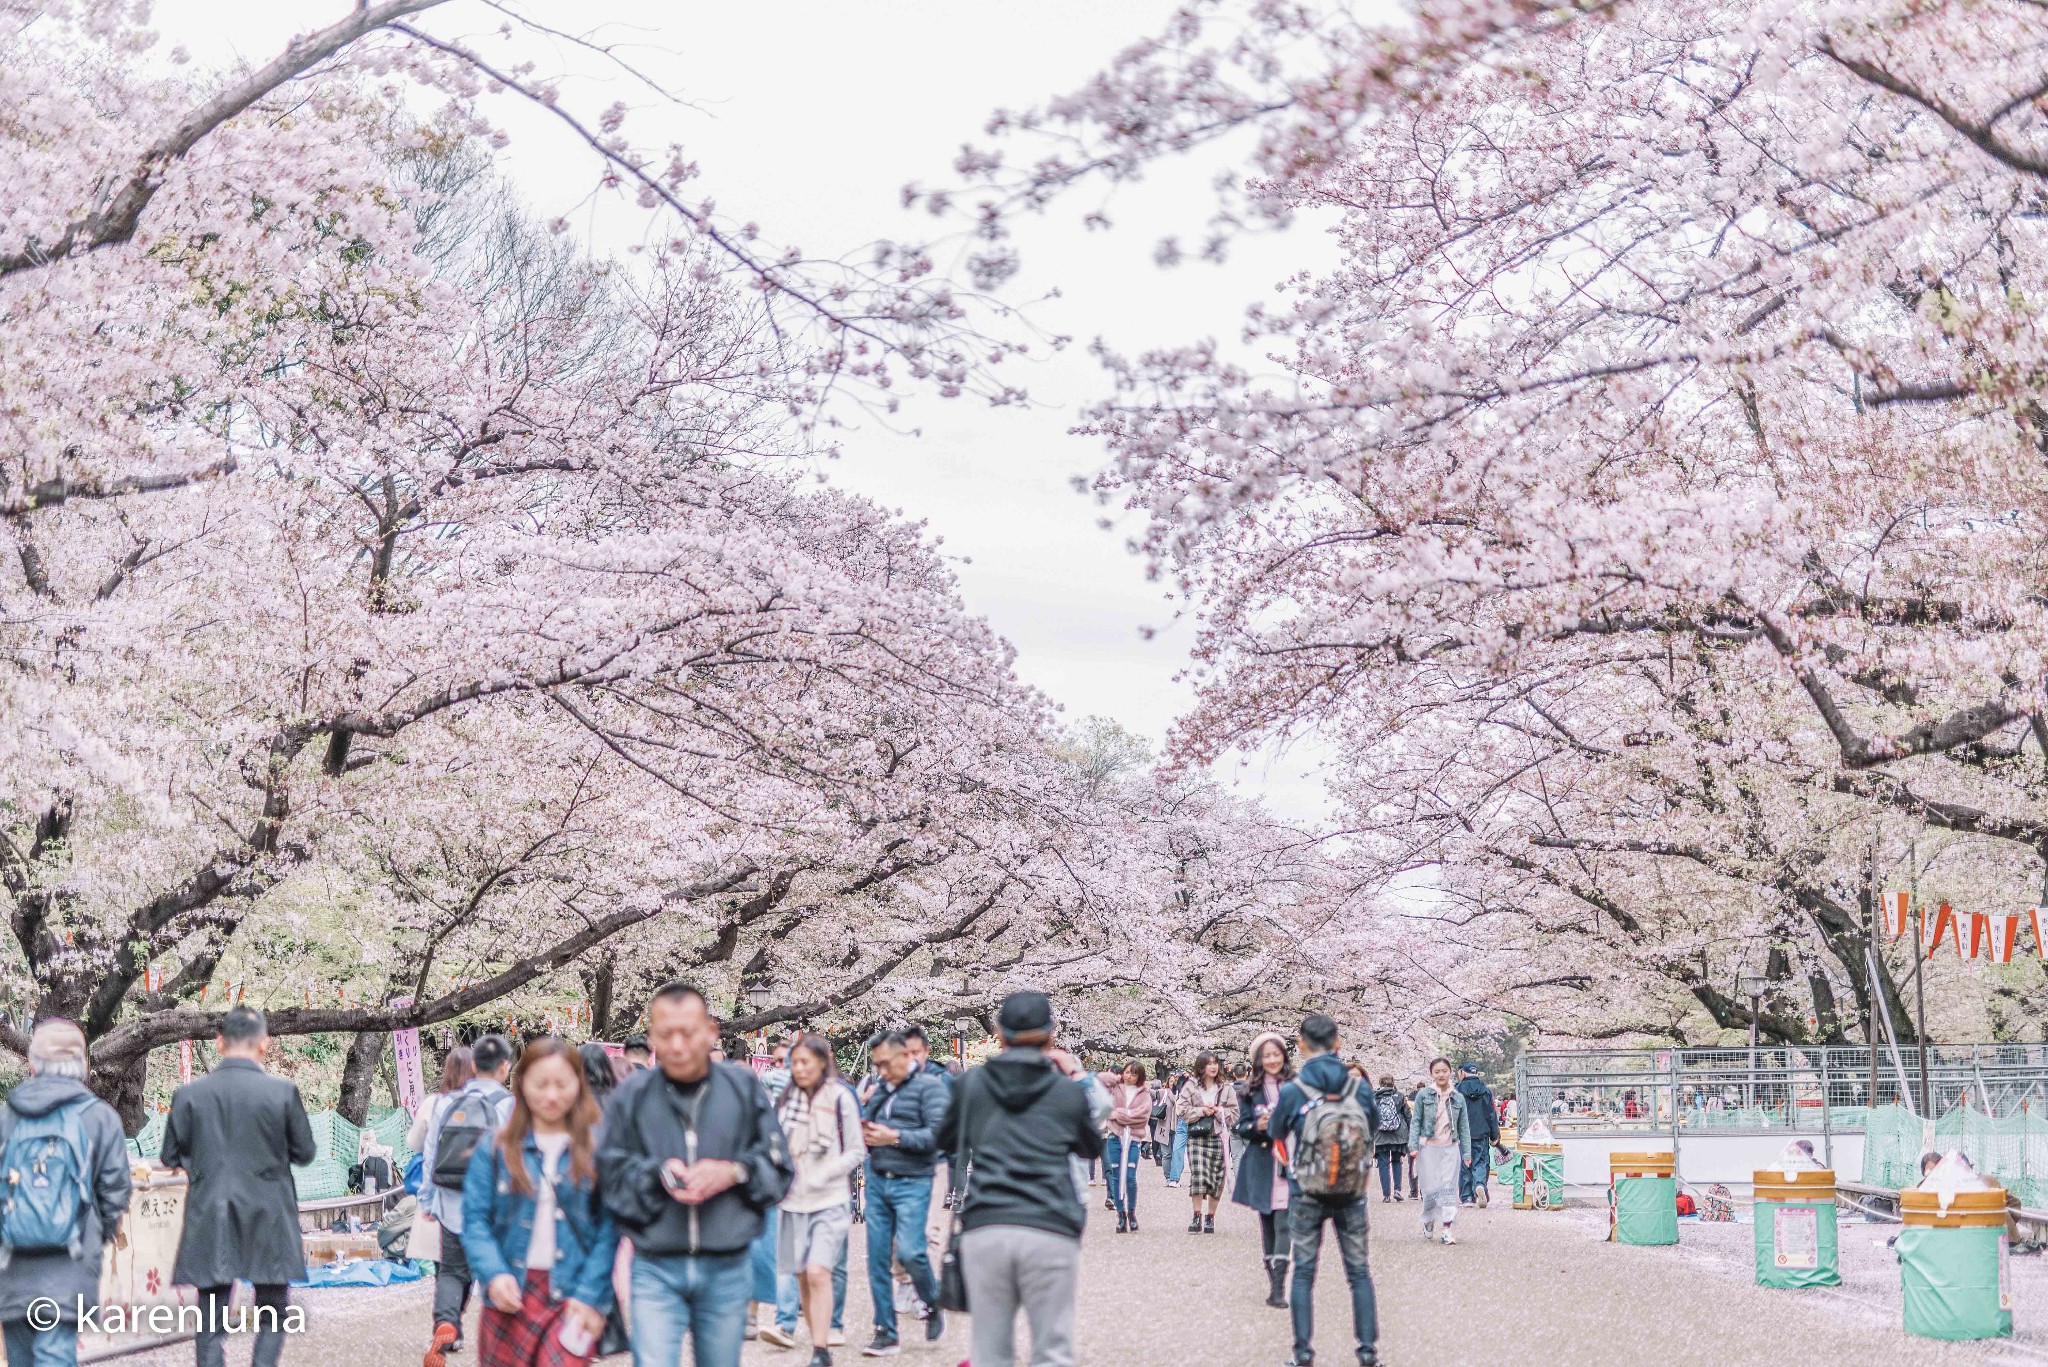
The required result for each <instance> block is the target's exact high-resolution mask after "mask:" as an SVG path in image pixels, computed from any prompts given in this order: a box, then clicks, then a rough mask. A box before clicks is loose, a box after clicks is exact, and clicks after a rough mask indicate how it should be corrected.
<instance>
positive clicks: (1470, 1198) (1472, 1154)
mask: <svg viewBox="0 0 2048 1367" xmlns="http://www.w3.org/2000/svg"><path fill="white" fill-rule="evenodd" d="M1458 1072H1459V1073H1460V1074H1461V1076H1460V1077H1459V1079H1458V1095H1459V1096H1460V1097H1462V1098H1463V1099H1464V1102H1465V1118H1466V1125H1467V1127H1468V1128H1469V1129H1470V1130H1471V1131H1472V1146H1471V1148H1470V1149H1469V1150H1468V1151H1467V1152H1466V1155H1465V1167H1464V1170H1463V1171H1462V1172H1460V1173H1459V1174H1458V1200H1459V1201H1461V1202H1463V1203H1465V1204H1467V1205H1475V1206H1484V1205H1485V1204H1486V1182H1487V1176H1488V1173H1487V1163H1488V1161H1489V1159H1490V1158H1491V1155H1492V1149H1493V1146H1494V1145H1495V1144H1498V1143H1499V1142H1500V1113H1499V1112H1498V1111H1496V1110H1495V1109H1494V1101H1493V1089H1492V1088H1490V1087H1488V1086H1487V1085H1486V1082H1485V1081H1484V1079H1482V1078H1481V1077H1480V1076H1479V1065H1478V1064H1476V1063H1473V1062H1471V1061H1470V1060H1467V1061H1466V1062H1465V1063H1463V1064H1461V1065H1460V1066H1459V1068H1458Z"/></svg>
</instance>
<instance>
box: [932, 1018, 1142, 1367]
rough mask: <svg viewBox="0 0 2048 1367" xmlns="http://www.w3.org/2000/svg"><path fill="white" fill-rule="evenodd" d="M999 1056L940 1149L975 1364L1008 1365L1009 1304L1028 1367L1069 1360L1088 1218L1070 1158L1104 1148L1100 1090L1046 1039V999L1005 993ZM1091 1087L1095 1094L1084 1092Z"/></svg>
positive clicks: (1012, 1353)
mask: <svg viewBox="0 0 2048 1367" xmlns="http://www.w3.org/2000/svg"><path fill="white" fill-rule="evenodd" d="M996 1032H997V1033H998V1034H999V1035H1001V1036H1002V1040H1003V1046H1004V1048H1003V1052H1002V1053H1000V1054H998V1055H996V1056H995V1057H994V1058H992V1059H990V1060H989V1061H988V1062H987V1063H985V1064H983V1065H982V1066H981V1067H979V1068H975V1069H973V1070H971V1071H970V1072H968V1073H967V1074H966V1075H965V1076H964V1077H962V1078H961V1079H960V1083H959V1086H958V1087H957V1088H956V1089H955V1095H954V1105H953V1109H952V1110H951V1111H949V1112H948V1113H947V1115H946V1119H945V1121H944V1123H942V1124H941V1125H940V1127H939V1134H938V1144H939V1147H940V1148H942V1149H944V1150H945V1151H946V1152H947V1153H949V1154H951V1155H952V1157H951V1159H950V1160H949V1161H950V1162H951V1164H952V1165H953V1170H954V1171H955V1172H958V1171H961V1170H963V1169H965V1170H967V1171H968V1172H969V1174H970V1175H969V1177H968V1184H967V1190H966V1191H965V1192H963V1193H961V1195H960V1199H959V1220H960V1227H961V1230H962V1233H961V1238H960V1257H961V1268H962V1271H963V1272H964V1273H965V1274H966V1278H967V1299H968V1303H969V1304H970V1305H972V1306H973V1307H974V1311H973V1313H974V1344H973V1348H972V1350H971V1352H970V1353H969V1360H970V1361H972V1362H973V1363H974V1367H1012V1365H1013V1364H1014V1362H1015V1361H1016V1352H1017V1349H1016V1327H1017V1311H1018V1310H1019V1309H1022V1310H1023V1311H1024V1314H1025V1317H1026V1318H1027V1319H1028V1320H1029V1321H1030V1323H1031V1362H1032V1367H1073V1363H1074V1295H1075V1291H1076V1289H1077V1288H1078V1286H1079V1283H1080V1276H1081V1230H1082V1227H1083V1226H1084V1225H1085V1224H1086V1222H1087V1219H1088V1214H1087V1207H1086V1205H1085V1204H1084V1203H1083V1201H1082V1188H1081V1183H1080V1181H1079V1180H1078V1179H1077V1177H1076V1174H1075V1171H1074V1162H1073V1160H1074V1159H1076V1158H1079V1159H1082V1160H1087V1159H1090V1158H1098V1157H1100V1156H1101V1154H1102V1121H1103V1120H1105V1119H1107V1118H1108V1115H1109V1097H1108V1094H1107V1093H1106V1092H1104V1091H1103V1089H1102V1084H1101V1083H1099V1082H1097V1081H1096V1080H1095V1079H1094V1078H1093V1076H1091V1075H1090V1074H1089V1073H1088V1072H1087V1071H1086V1070H1085V1069H1083V1068H1082V1067H1081V1064H1080V1061H1079V1060H1078V1059H1076V1058H1075V1057H1074V1056H1073V1055H1072V1054H1069V1053H1067V1052H1066V1051H1065V1050H1064V1049H1055V1048H1053V1047H1052V1043H1053V1025H1052V1002H1051V1001H1050V1000H1049V999H1048V998H1047V997H1046V995H1045V994H1044V993H1043V992H1013V993H1011V994H1010V995H1009V996H1008V997H1006V998H1004V1000H1003V1005H1002V1009H1001V1011H1000V1012H998V1013H997V1016H996ZM1091 1089H1092V1090H1091Z"/></svg>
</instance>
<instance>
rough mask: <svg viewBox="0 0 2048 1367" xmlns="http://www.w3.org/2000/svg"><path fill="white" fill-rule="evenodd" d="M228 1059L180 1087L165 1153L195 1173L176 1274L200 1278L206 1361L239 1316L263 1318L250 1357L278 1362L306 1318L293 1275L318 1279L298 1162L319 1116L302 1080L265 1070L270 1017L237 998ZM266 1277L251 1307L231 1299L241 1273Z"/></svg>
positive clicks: (217, 1366)
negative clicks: (309, 1270)
mask: <svg viewBox="0 0 2048 1367" xmlns="http://www.w3.org/2000/svg"><path fill="white" fill-rule="evenodd" d="M219 1031H220V1032H219V1034H218V1035H217V1036H216V1038H215V1041H214V1043H215V1047H216V1048H218V1049H219V1051H220V1062H219V1063H218V1064H216V1065H215V1066H214V1069H213V1071H212V1072H210V1073H208V1074H207V1075H206V1076H205V1077H203V1078H200V1079H199V1080H198V1081H196V1082H188V1083H186V1084H185V1085H184V1086H182V1087H180V1088H179V1089H178V1090H177V1092H176V1093H174V1094H173V1095H172V1097H171V1117H170V1119H169V1120H168V1121H167V1122H166V1123H165V1125H164V1139H163V1147H162V1148H161V1149H160V1150H159V1151H158V1154H157V1161H158V1162H160V1163H162V1164H163V1165H164V1166H165V1167H167V1168H176V1169H182V1170H183V1171H184V1173H185V1181H186V1186H185V1227H184V1229H183V1231H182V1232H181V1233H180V1234H179V1236H178V1255H177V1258H176V1260H175V1261H174V1262H173V1263H172V1265H171V1280H172V1281H174V1282H179V1283H182V1284H184V1285H186V1286H196V1287H198V1288H199V1307H200V1314H201V1316H202V1318H203V1319H204V1321H205V1323H206V1324H207V1325H208V1326H210V1327H209V1328H206V1329H202V1330H201V1331H200V1332H199V1333H198V1334H196V1335H195V1336H194V1339H193V1343H194V1350H195V1354H196V1357H197V1361H198V1363H199V1367H223V1364H224V1363H225V1362H226V1360H227V1359H226V1352H225V1348H226V1344H225V1342H224V1340H225V1338H226V1331H227V1329H228V1328H231V1327H232V1328H245V1329H253V1330H254V1331H255V1333H254V1341H253V1342H252V1344H251V1347H250V1354H249V1362H250V1367H277V1363H278V1361H279V1360H280V1358H281V1357H282V1356H283V1353H284V1336H285V1330H286V1328H287V1326H288V1325H289V1324H290V1323H291V1321H292V1320H293V1319H294V1318H295V1317H298V1318H303V1317H302V1316H301V1315H300V1314H299V1312H296V1311H294V1310H293V1308H292V1306H291V1303H290V1286H291V1283H293V1282H297V1281H304V1280H305V1279H306V1247H305V1244H304V1243H303V1242H302V1241H301V1240H300V1238H299V1194H298V1190H297V1188H296V1187H294V1186H293V1185H292V1165H293V1164H294V1163H310V1162H312V1161H313V1157H314V1153H315V1150H314V1148H313V1126H312V1124H311V1123H310V1122H309V1121H308V1120H307V1119H306V1106H305V1103H304V1102H303V1101H301V1100H300V1098H299V1089H298V1088H297V1087H295V1086H293V1085H292V1084H291V1083H289V1082H287V1081H285V1080H284V1079H283V1078H277V1077H271V1076H270V1075H269V1074H268V1073H266V1072H264V1071H263V1060H264V1058H265V1057H266V1056H268V1054H269V1053H270V1028H269V1025H268V1024H267V1023H266V1022H265V1020H264V1019H263V1013H262V1012H261V1011H257V1010H255V1009H253V1008H251V1007H247V1006H237V1007H235V1008H234V1009H233V1010H231V1011H229V1012H228V1013H227V1014H226V1015H224V1016H222V1017H221V1020H220V1028H219ZM238 1281H244V1282H248V1283H250V1284H251V1285H252V1286H253V1287H254V1288H255V1305H254V1307H253V1308H252V1309H251V1311H250V1312H249V1313H248V1314H247V1315H243V1316H239V1317H238V1316H236V1315H234V1314H233V1313H232V1312H231V1310H230V1309H229V1305H230V1302H231V1300H232V1299H233V1293H234V1289H235V1283H236V1282H238Z"/></svg>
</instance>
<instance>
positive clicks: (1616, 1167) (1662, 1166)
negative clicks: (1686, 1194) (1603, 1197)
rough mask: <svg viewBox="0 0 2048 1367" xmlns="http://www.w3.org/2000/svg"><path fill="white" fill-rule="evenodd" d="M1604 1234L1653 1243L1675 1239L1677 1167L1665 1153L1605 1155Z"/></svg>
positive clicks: (1624, 1240) (1622, 1240) (1625, 1241)
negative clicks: (1605, 1207)
mask: <svg viewBox="0 0 2048 1367" xmlns="http://www.w3.org/2000/svg"><path fill="white" fill-rule="evenodd" d="M1607 1237H1608V1238H1609V1239H1610V1240H1612V1241H1614V1242H1615V1243H1622V1244H1637V1245H1644V1246H1654V1245H1658V1244H1675V1243H1677V1242H1678V1167H1677V1160H1676V1158H1674V1157H1673V1156H1672V1155H1671V1154H1669V1153H1611V1154H1609V1155H1608V1156H1607Z"/></svg>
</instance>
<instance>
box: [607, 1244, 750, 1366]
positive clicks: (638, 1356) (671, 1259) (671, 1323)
mask: <svg viewBox="0 0 2048 1367" xmlns="http://www.w3.org/2000/svg"><path fill="white" fill-rule="evenodd" d="M752 1289H753V1269H752V1268H750V1267H749V1266H748V1259H747V1250H745V1249H741V1250H740V1251H739V1252H737V1253H704V1254H698V1255H696V1256H691V1255H689V1254H672V1255H669V1256H667V1257H661V1256H656V1255H651V1254H647V1253H643V1252H641V1251H640V1250H638V1249H635V1250H634V1251H633V1323H632V1326H631V1329H632V1338H633V1367H678V1365H679V1364H680V1363H681V1362H682V1360H683V1339H684V1338H685V1337H688V1338H690V1339H691V1340H692V1348H693V1350H694V1351H693V1353H692V1356H691V1359H690V1360H691V1362H693V1363H694V1364H696V1367H739V1362H740V1344H741V1342H742V1341H743V1340H744V1339H745V1338H746V1333H747V1293H748V1292H749V1291H750V1290H752Z"/></svg>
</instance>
